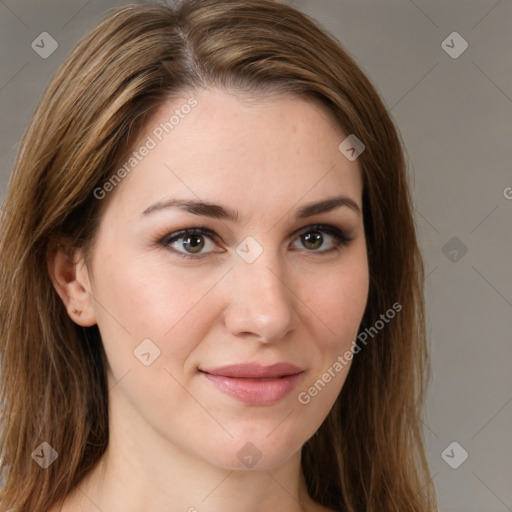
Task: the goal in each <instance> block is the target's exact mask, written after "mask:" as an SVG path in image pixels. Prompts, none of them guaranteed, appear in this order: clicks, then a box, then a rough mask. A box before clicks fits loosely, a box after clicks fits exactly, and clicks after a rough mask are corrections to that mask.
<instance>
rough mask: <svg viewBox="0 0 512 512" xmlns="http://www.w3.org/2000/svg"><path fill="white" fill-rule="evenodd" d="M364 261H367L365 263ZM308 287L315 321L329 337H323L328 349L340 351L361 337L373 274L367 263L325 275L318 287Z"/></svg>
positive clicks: (306, 293) (309, 304)
mask: <svg viewBox="0 0 512 512" xmlns="http://www.w3.org/2000/svg"><path fill="white" fill-rule="evenodd" d="M363 261H364V260H363ZM313 282H314V281H311V285H309V286H308V287H307V288H305V289H304V290H305V291H304V293H305V295H306V296H307V297H308V300H307V301H305V302H306V304H307V306H308V308H309V309H310V310H311V312H312V314H313V318H314V320H313V321H314V322H315V323H316V324H317V325H318V327H319V328H321V329H323V330H324V331H325V330H326V329H327V332H329V334H330V335H329V336H326V337H322V340H325V343H326V347H325V348H327V349H331V350H339V349H340V348H341V347H342V346H346V345H347V344H348V345H350V343H351V342H352V340H353V339H355V337H356V336H357V331H358V328H359V325H360V323H361V320H362V317H363V314H364V311H365V308H366V303H367V299H368V287H369V274H368V268H367V266H366V263H365V264H361V263H357V264H355V265H347V266H345V267H344V268H341V269H339V270H336V271H333V272H332V273H330V275H323V276H322V278H321V279H320V280H317V281H316V286H313Z"/></svg>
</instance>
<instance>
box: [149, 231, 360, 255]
mask: <svg viewBox="0 0 512 512" xmlns="http://www.w3.org/2000/svg"><path fill="white" fill-rule="evenodd" d="M318 231H320V232H323V233H327V234H328V235H330V236H332V237H333V238H334V240H335V247H332V248H331V249H327V250H324V251H316V250H307V249H305V250H306V252H311V253H318V254H326V253H330V252H331V251H333V250H338V249H339V248H340V246H347V245H348V244H349V243H350V242H351V241H352V240H353V238H352V237H350V236H348V235H347V234H346V233H345V232H344V231H342V230H340V229H338V228H336V227H334V226H330V225H328V224H313V225H311V226H307V229H304V230H302V231H301V232H299V233H297V237H300V236H301V235H306V234H308V233H312V232H318ZM187 235H201V236H207V237H209V238H211V239H213V240H214V241H218V240H219V238H220V237H219V236H218V235H217V233H215V232H214V231H212V230H210V229H208V228H190V229H184V230H181V231H177V232H174V233H169V234H166V235H165V236H163V237H162V238H160V239H159V240H158V241H157V243H158V245H160V246H162V247H167V246H168V245H169V244H171V243H173V242H176V241H177V240H180V239H181V238H183V237H185V236H187ZM171 250H172V251H173V252H175V253H176V254H177V255H178V256H180V257H182V258H186V259H200V258H203V257H204V256H205V255H208V254H211V253H202V254H201V253H199V254H196V255H194V254H187V253H183V252H180V251H176V250H174V249H171Z"/></svg>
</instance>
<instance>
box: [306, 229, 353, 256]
mask: <svg viewBox="0 0 512 512" xmlns="http://www.w3.org/2000/svg"><path fill="white" fill-rule="evenodd" d="M326 235H327V240H326ZM299 239H300V241H301V245H302V247H305V248H306V249H307V250H308V251H309V252H316V253H319V254H323V253H327V252H330V251H332V250H336V249H337V248H338V247H340V246H341V245H348V244H349V242H351V241H352V238H351V237H349V236H348V235H347V234H346V233H345V232H344V231H341V230H340V229H338V228H335V227H334V226H329V225H324V224H318V225H315V226H310V227H308V229H307V230H304V231H302V232H301V233H299ZM329 239H331V240H332V241H331V247H327V248H326V249H324V250H318V249H319V248H320V247H322V246H323V245H324V243H325V242H326V241H328V240H329ZM299 249H300V248H299Z"/></svg>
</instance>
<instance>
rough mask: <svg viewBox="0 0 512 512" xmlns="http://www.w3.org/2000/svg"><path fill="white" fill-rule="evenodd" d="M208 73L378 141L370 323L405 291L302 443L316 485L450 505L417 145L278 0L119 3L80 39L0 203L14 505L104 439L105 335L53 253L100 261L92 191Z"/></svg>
mask: <svg viewBox="0 0 512 512" xmlns="http://www.w3.org/2000/svg"><path fill="white" fill-rule="evenodd" d="M201 87H225V88H232V89H235V90H240V91H249V92H254V93H262V92H265V91H271V92H277V93H296V94H304V95H307V96H308V97H312V98H316V99H317V100H320V101H321V102H322V103H323V104H324V105H326V106H327V107H328V108H329V110H330V111H331V112H332V113H333V114H334V116H335V118H336V119H337V120H338V122H339V125H340V127H341V128H342V129H343V130H344V132H345V133H347V134H355V135H356V136H357V138H359V139H360V140H361V141H363V143H364V144H365V146H366V149H365V151H364V152H363V153H362V154H361V155H360V156H359V163H360V165H361V169H362V172H363V180H364V191H363V214H364V224H365V235H366V239H367V247H368V258H369V269H370V290H369V297H368V304H367V307H366V310H365V314H364V317H363V321H362V323H361V327H360V332H363V331H364V330H365V329H369V328H370V327H372V326H374V324H375V323H376V321H377V320H378V319H379V318H380V315H382V314H383V313H385V312H386V311H387V310H388V309H389V308H390V307H391V305H392V304H396V303H398V304H399V305H400V306H401V307H402V309H401V311H400V313H399V314H397V315H396V317H395V318H394V319H393V320H392V321H390V322H389V323H387V324H386V325H385V327H384V328H383V329H382V330H381V331H380V332H379V333H378V336H376V338H375V339H374V340H371V341H370V342H368V343H367V346H364V347H362V349H361V351H360V352H359V353H358V354H357V356H356V357H354V360H353V363H352V367H351V369H350V372H349V374H348V377H347V379H346V381H345V384H344V386H343V389H342V391H341V393H340V395H339V397H338V398H337V400H336V403H335V404H334V407H333V408H332V410H331V412H330V413H329V415H328V417H327V418H326V420H325V421H324V423H323V424H322V426H321V427H320V429H319V430H318V432H317V433H316V434H315V435H314V436H313V437H312V438H311V439H310V440H309V441H307V443H306V444H305V445H304V447H303V452H302V466H303V471H304V474H305V476H306V482H307V485H308V490H309V493H310V495H311V497H312V498H313V499H314V500H315V501H318V502H319V503H321V504H323V505H324V506H327V507H330V508H333V509H335V510H339V511H350V512H355V511H357V512H362V511H366V512H377V511H379V512H392V511H400V512H402V511H414V512H419V511H421V512H427V511H428V512H431V511H433V510H436V505H435V493H434V489H433V485H432V482H431V479H430V474H429V468H428V463H427V459H426V456H425V450H424V442H423V433H422V429H421V424H420V420H419V417H418V415H419V414H420V411H421V407H422V404H423V399H424V392H425V385H426V380H427V379H426V376H427V375H428V371H429V367H428V359H427V351H426V341H425V320H424V302H423V301H424V299H423V278H424V276H423V262H422V258H421V254H420V251H419V248H418V244H417V239H416V233H415V227H414V221H413V215H412V206H411V198H410V192H409V187H408V179H407V171H406V168H405V163H404V157H403V152H402V145H401V142H400V139H399V136H398V134H397V130H396V129H395V127H394V125H393V122H392V120H391V119H390V116H389V114H388V113H387V111H386V109H385V107H384V105H383V103H382V101H381V100H380V98H379V96H378V94H377V93H376V91H375V89H374V87H373V86H372V85H371V84H370V83H369V81H368V79H367V78H366V76H365V75H364V74H363V72H362V71H361V70H360V69H359V67H358V66H357V65H356V63H355V61H354V60H353V59H352V58H351V57H350V56H349V55H348V54H347V53H346V52H345V51H344V50H343V49H342V48H341V46H340V44H339V43H338V42H337V41H336V40H335V39H334V38H333V37H332V36H330V35H329V34H327V33H326V32H325V31H324V30H323V29H322V28H320V27H319V26H318V25H317V24H316V23H315V22H314V21H313V20H311V19H310V18H309V17H307V16H306V15H304V14H303V13H301V12H300V11H298V10H296V9H293V8H291V7H289V6H286V5H282V4H279V3H277V2H272V1H270V0H240V1H231V0H188V1H185V2H183V3H182V4H180V5H178V6H176V7H174V8H173V7H170V6H167V5H163V4H157V3H147V4H141V5H128V6H125V7H122V8H119V9H117V10H115V11H114V12H113V13H110V15H109V16H108V17H107V18H106V19H105V20H104V21H103V22H101V23H100V24H99V25H98V26H97V27H96V28H95V29H94V30H93V31H92V32H90V33H89V34H88V35H86V36H85V37H84V38H83V39H82V40H81V41H80V42H79V43H78V45H77V46H76V47H75V49H74V50H73V52H72V53H71V55H70V56H69V57H68V58H67V59H66V61H65V62H64V63H63V64H62V65H61V67H60V68H59V70H58V72H57V73H56V75H55V77H54V78H53V80H52V81H51V83H50V84H49V86H48V88H47V90H46V91H45V93H44V94H43V96H42V98H41V99H40V102H39V104H38V106H37V108H36V111H35V113H34V115H33V118H32V120H31V122H30V125H29V127H28V129H27V132H26V133H25V135H24V137H23V140H22V142H21V144H20V148H19V151H18V155H17V158H16V163H15V167H14V171H13V173H12V177H11V180H10V182H9V187H8V191H7V195H6V200H5V202H4V206H3V210H2V214H1V215H2V217H1V222H2V232H1V239H0V254H1V266H0V289H1V290H2V294H1V299H0V348H1V358H2V361H1V363H2V367H1V378H2V388H1V401H2V411H1V413H2V425H1V428H2V431H1V436H2V437H1V466H0V471H1V475H0V476H1V478H2V479H3V480H4V483H3V488H2V490H1V493H0V509H1V510H10V511H11V510H12V512H34V511H42V512H46V511H47V510H48V509H49V508H50V507H51V506H52V505H53V504H54V503H56V502H57V501H58V500H60V499H61V498H63V497H64V496H65V495H66V494H67V493H68V492H69V491H70V490H71V489H72V488H73V487H75V486H76V485H77V484H78V482H79V481H80V480H81V479H82V478H83V477H84V476H85V474H86V473H88V472H89V471H90V470H91V469H92V468H93V467H94V466H95V465H96V463H97V462H98V461H99V459H100V457H101V456H102V454H103V453H104V452H105V449H106V447H107V444H108V389H107V386H106V373H105V367H106V361H105V354H104V352H103V348H102V343H101V338H100V335H99V331H98V329H97V326H92V327H87V328H83V327H80V326H78V325H77V324H75V323H74V322H73V321H72V320H71V319H70V317H69V316H68V315H67V313H66V310H65V308H64V305H63V303H62V301H61V299H60V298H59V296H58V295H57V293H56V291H55V289H54V287H53V285H52V282H51V280H50V278H49V275H48V269H47V251H48V248H49V246H50V244H51V243H52V242H53V241H55V240H59V239H61V240H64V239H66V240H70V241H71V243H72V245H73V246H74V247H79V248H82V249H83V250H84V251H85V255H86V263H87V261H89V256H90V251H91V250H92V247H93V242H94V236H95V234H96V230H97V227H98V223H99V220H100V219H101V213H102V210H101V208H100V207H103V205H104V203H106V201H98V199H96V197H95V195H94V194H93V191H94V190H95V189H96V188H97V187H100V186H101V185H102V184H103V183H105V181H107V180H108V179H109V178H111V176H112V175H113V174H114V172H115V170H116V169H117V168H118V167H117V166H119V165H120V163H121V162H122V161H123V157H124V155H126V154H127V152H128V151H129V149H130V147H131V145H132V144H133V143H134V142H135V140H136V138H137V137H138V135H139V134H140V133H141V130H142V129H143V127H144V126H145V122H146V121H147V120H148V119H149V117H150V116H151V115H152V114H153V113H155V112H156V110H157V109H158V108H159V107H160V106H161V105H162V104H163V103H165V102H166V101H168V100H169V99H172V98H174V97H176V95H177V94H179V93H181V92H183V91H184V90H194V89H197V88H201ZM340 142H341V141H340ZM372 338H373V336H372ZM42 442H48V443H49V444H50V445H51V446H52V447H53V448H54V449H55V450H56V451H57V453H58V454H59V456H58V458H57V459H56V460H55V462H54V463H53V464H51V465H50V466H49V467H48V468H47V469H42V468H41V467H40V466H39V465H38V464H36V462H35V461H34V460H32V457H31V454H32V452H33V451H34V450H35V449H36V448H37V447H38V446H39V445H40V444H41V443H42Z"/></svg>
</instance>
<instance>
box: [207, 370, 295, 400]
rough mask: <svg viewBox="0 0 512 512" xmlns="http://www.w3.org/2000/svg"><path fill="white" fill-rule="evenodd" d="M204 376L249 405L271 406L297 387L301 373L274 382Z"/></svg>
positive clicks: (222, 376)
mask: <svg viewBox="0 0 512 512" xmlns="http://www.w3.org/2000/svg"><path fill="white" fill-rule="evenodd" d="M202 374H203V375H204V376H205V377H206V378H207V379H208V380H209V381H210V382H212V383H213V384H215V386H217V388H218V389H220V390H221V391H223V392H224V393H226V394H227V395H230V396H232V397H234V398H237V399H238V400H241V401H242V402H245V403H246V404H249V405H271V404H274V403H276V402H279V401H280V400H282V399H283V398H285V397H286V395H288V394H289V393H290V392H291V391H292V390H293V388H294V387H295V386H296V385H297V382H298V380H299V379H300V377H301V375H302V372H301V373H296V374H294V375H287V376H286V377H280V378H278V379H274V380H261V379H240V378H234V377H225V376H224V375H211V374H209V373H204V372H202Z"/></svg>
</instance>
